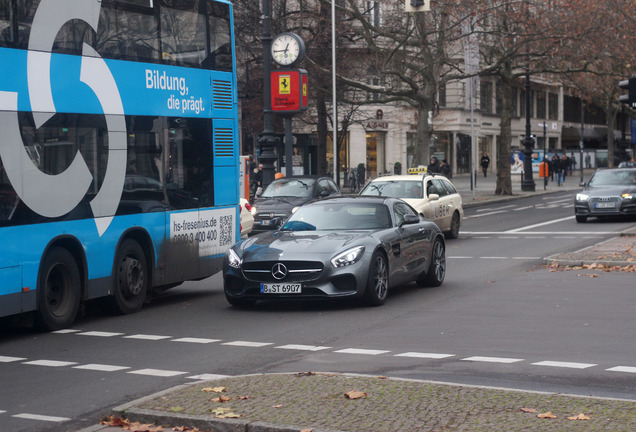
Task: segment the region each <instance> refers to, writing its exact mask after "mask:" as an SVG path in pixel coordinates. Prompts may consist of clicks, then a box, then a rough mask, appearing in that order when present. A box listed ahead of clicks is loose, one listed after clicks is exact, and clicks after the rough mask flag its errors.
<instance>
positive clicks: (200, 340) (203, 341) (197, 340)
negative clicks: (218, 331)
mask: <svg viewBox="0 0 636 432" xmlns="http://www.w3.org/2000/svg"><path fill="white" fill-rule="evenodd" d="M220 341H221V339H204V338H193V337H185V338H179V339H172V341H171V342H187V343H198V344H207V343H212V342H220Z"/></svg>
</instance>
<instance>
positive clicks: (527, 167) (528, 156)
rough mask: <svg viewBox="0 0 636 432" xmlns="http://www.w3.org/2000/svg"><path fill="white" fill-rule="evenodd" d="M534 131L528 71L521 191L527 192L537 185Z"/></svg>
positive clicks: (533, 189) (527, 74) (532, 190)
mask: <svg viewBox="0 0 636 432" xmlns="http://www.w3.org/2000/svg"><path fill="white" fill-rule="evenodd" d="M531 135H532V129H531V126H530V74H529V73H528V72H527V70H526V137H525V138H524V139H523V146H524V147H525V149H524V151H523V154H524V156H525V157H524V159H523V180H522V181H521V190H522V191H526V192H534V191H535V186H536V185H535V183H534V179H533V178H532V149H533V147H534V140H533V139H532V136H531Z"/></svg>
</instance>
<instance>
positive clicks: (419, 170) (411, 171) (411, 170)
mask: <svg viewBox="0 0 636 432" xmlns="http://www.w3.org/2000/svg"><path fill="white" fill-rule="evenodd" d="M406 172H407V173H409V174H423V173H425V172H426V167H425V166H422V165H420V166H418V167H415V168H409V169H407V170H406Z"/></svg>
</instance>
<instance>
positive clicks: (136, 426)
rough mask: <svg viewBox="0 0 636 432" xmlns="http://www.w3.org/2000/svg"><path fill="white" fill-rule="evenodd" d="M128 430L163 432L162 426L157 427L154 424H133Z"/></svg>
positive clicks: (131, 431)
mask: <svg viewBox="0 0 636 432" xmlns="http://www.w3.org/2000/svg"><path fill="white" fill-rule="evenodd" d="M127 430H129V431H130V432H163V428H162V427H161V426H155V425H153V424H142V423H139V422H134V423H131V424H130V425H129V426H128V428H127Z"/></svg>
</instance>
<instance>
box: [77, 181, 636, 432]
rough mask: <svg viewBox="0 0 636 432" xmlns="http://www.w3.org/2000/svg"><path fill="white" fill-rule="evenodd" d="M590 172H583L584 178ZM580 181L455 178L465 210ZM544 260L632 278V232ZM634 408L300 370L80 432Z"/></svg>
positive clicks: (209, 388)
mask: <svg viewBox="0 0 636 432" xmlns="http://www.w3.org/2000/svg"><path fill="white" fill-rule="evenodd" d="M591 173H592V171H590V172H589V173H588V172H586V175H585V179H586V180H587V179H589V176H590V175H591ZM579 179H580V176H577V175H576V173H575V175H574V176H573V177H568V178H566V182H565V185H564V186H561V187H557V186H556V184H555V183H549V184H548V187H547V189H546V190H545V191H544V190H543V181H542V180H540V179H535V181H536V182H537V185H536V192H522V191H521V184H520V179H518V180H517V181H513V193H514V195H513V196H508V197H501V196H497V195H495V194H494V190H495V184H496V178H495V177H494V176H492V177H491V176H488V177H487V178H483V176H482V177H480V178H478V180H477V182H478V183H477V188H475V194H474V195H475V198H474V199H473V191H472V190H471V188H470V176H469V175H460V176H457V177H455V178H453V183H454V184H455V186H456V187H457V189H458V190H459V191H460V193H461V195H462V197H464V206H465V207H469V206H472V205H484V204H490V203H496V202H501V201H506V200H512V199H518V198H520V197H523V196H529V195H532V194H544V193H553V192H559V191H564V190H565V191H573V192H572V193H575V192H574V191H577V190H579V189H580V187H579V186H578V183H579ZM544 263H545V264H547V265H550V266H551V267H560V268H561V269H567V268H568V267H567V266H584V265H587V266H590V267H591V268H597V269H600V270H603V269H604V266H607V267H608V268H612V267H615V266H620V269H619V270H621V271H634V272H636V228H634V229H632V230H627V231H625V232H624V233H623V235H621V236H618V237H615V238H613V239H610V240H607V241H604V242H602V243H599V244H597V245H594V246H592V247H589V248H585V249H582V250H579V251H574V252H567V253H561V254H556V255H553V256H550V257H547V258H544ZM564 266H566V267H564ZM204 389H205V390H204ZM223 389H224V390H223ZM213 390H215V391H213ZM222 390H223V391H222ZM352 391H355V392H358V394H357V395H356V394H351V393H350V392H352ZM346 394H349V395H350V396H351V398H349V397H347V396H346ZM356 396H358V397H357V398H356ZM221 398H223V399H225V398H228V399H226V401H225V402H222V401H221ZM634 412H636V400H616V399H604V398H591V397H583V396H572V395H563V394H554V393H538V392H528V391H517V390H508V389H497V388H488V387H476V386H466V385H454V384H445V383H438V382H431V381H416V380H404V379H396V378H387V377H378V376H361V375H351V374H328V373H312V372H306V373H296V374H291V373H290V374H263V375H245V376H235V377H223V378H219V379H216V380H214V381H207V382H198V383H193V384H187V385H182V386H178V387H175V388H172V389H168V390H166V391H163V392H160V393H157V394H154V395H150V396H148V397H145V398H142V399H139V400H135V401H132V402H129V403H127V404H125V405H122V406H120V407H116V408H115V409H113V410H112V412H111V413H107V412H105V413H104V415H107V414H109V415H111V416H112V418H113V419H114V421H115V422H117V421H119V420H120V419H122V418H125V419H127V421H129V422H133V423H134V422H139V423H141V424H148V425H146V426H139V425H137V424H133V425H132V426H131V427H126V426H124V427H123V428H122V427H116V426H109V425H108V424H104V425H95V426H93V427H91V428H88V429H85V430H84V431H83V432H97V431H99V432H121V431H122V430H134V431H137V432H142V431H155V430H156V426H151V424H152V425H161V426H163V429H162V430H164V431H169V430H172V429H171V428H172V427H175V428H177V429H175V430H181V431H183V430H193V428H198V429H199V430H200V431H219V432H292V431H293V432H300V431H304V432H309V431H311V432H416V431H469V432H473V431H474V432H481V431H483V432H499V431H500V432H510V431H521V430H523V431H537V432H548V431H555V432H566V431H573V430H576V431H598V430H611V431H613V432H621V431H625V432H627V431H630V432H633V431H635V430H636V416H635V415H634ZM223 417H226V418H223ZM232 417H235V418H232ZM185 427H187V428H190V429H185Z"/></svg>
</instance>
